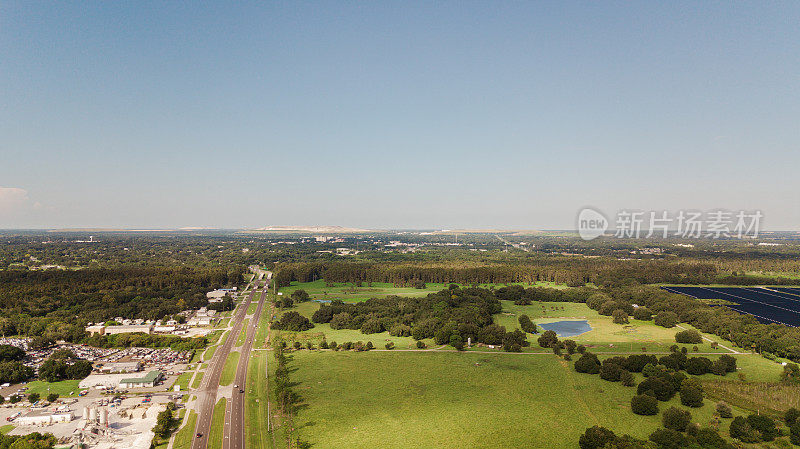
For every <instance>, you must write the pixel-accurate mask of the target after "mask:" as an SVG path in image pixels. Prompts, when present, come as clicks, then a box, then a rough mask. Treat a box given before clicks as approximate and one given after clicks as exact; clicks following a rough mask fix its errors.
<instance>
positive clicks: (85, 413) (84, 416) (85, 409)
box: [81, 407, 89, 420]
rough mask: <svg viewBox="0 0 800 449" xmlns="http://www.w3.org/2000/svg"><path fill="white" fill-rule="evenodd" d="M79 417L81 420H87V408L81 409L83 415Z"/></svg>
mask: <svg viewBox="0 0 800 449" xmlns="http://www.w3.org/2000/svg"><path fill="white" fill-rule="evenodd" d="M81 417H82V418H83V419H86V420H88V419H89V407H84V408H83V415H82V416H81Z"/></svg>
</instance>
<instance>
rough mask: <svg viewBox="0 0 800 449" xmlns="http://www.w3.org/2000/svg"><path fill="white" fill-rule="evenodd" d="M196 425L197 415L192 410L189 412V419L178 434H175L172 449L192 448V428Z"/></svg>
mask: <svg viewBox="0 0 800 449" xmlns="http://www.w3.org/2000/svg"><path fill="white" fill-rule="evenodd" d="M196 425H197V413H195V411H194V410H191V411H190V412H189V417H188V418H187V419H186V425H185V426H183V427H181V429H180V430H179V431H178V433H176V434H175V441H174V443H173V444H172V447H173V448H174V449H189V448H191V447H192V439H193V438H194V428H195V426H196Z"/></svg>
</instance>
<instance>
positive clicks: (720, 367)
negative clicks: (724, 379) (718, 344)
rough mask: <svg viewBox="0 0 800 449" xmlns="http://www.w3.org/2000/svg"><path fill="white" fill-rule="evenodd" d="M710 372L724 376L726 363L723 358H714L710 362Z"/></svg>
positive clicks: (726, 369)
mask: <svg viewBox="0 0 800 449" xmlns="http://www.w3.org/2000/svg"><path fill="white" fill-rule="evenodd" d="M711 372H712V373H713V374H716V375H717V376H724V375H726V374H728V364H727V363H725V361H724V360H720V359H717V360H714V363H712V364H711Z"/></svg>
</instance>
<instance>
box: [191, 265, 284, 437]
mask: <svg viewBox="0 0 800 449" xmlns="http://www.w3.org/2000/svg"><path fill="white" fill-rule="evenodd" d="M255 282H256V283H255V285H254V286H253V289H252V290H251V291H250V294H249V295H248V296H247V299H246V300H245V301H243V302H242V303H241V304H239V307H238V308H237V309H236V312H235V313H234V316H233V318H232V323H233V327H232V329H231V331H230V332H229V333H228V335H227V336H226V338H225V341H224V342H223V343H222V345H221V346H219V347H218V348H217V350H216V351H214V356H213V357H212V358H211V361H210V362H209V364H208V368H207V370H206V374H205V375H204V376H203V381H202V383H201V384H200V389H199V390H198V391H197V392H196V393H197V404H199V406H198V407H197V411H198V417H197V425H196V427H195V437H194V438H193V441H192V449H205V448H206V447H207V446H208V434H209V431H210V430H211V418H212V416H213V414H214V405H215V404H216V401H217V390H218V389H219V380H220V377H222V370H223V368H224V367H225V361H226V360H227V359H228V354H230V352H231V348H233V345H234V343H235V342H236V341H237V340H238V338H239V334H240V333H241V331H242V325H243V322H244V317H245V316H246V315H247V309H248V308H249V307H250V303H251V302H252V301H253V298H254V297H255V295H256V293H257V292H260V294H261V296H260V298H259V303H258V310H257V311H256V315H255V316H254V317H253V319H251V320H250V321H252V323H251V324H250V328H253V329H254V326H256V325H257V323H258V317H259V316H260V313H261V308H262V306H263V305H264V300H265V298H266V296H267V295H266V291H267V287H268V286H269V280H267V281H255ZM262 284H263V285H262ZM259 287H261V289H260V290H259ZM250 328H248V331H247V342H245V345H244V347H243V348H242V351H243V353H242V354H241V355H240V357H239V366H238V369H237V372H236V380H235V381H234V383H235V384H237V385H240V386H242V387H243V386H244V380H245V375H246V373H247V362H248V360H249V358H250V354H249V353H250V347H252V344H253V337H254V335H255V333H254V332H253V331H251V329H250ZM245 348H247V349H246V351H247V352H246V353H245V352H244V350H245ZM243 364H244V368H242V365H243ZM243 373H244V374H243ZM240 396H244V395H241V394H240V393H239V390H238V389H236V390H234V392H233V398H234V400H233V405H232V411H233V410H235V409H236V408H237V407H239V408H240V409H241V410H240V411H239V413H238V420H239V421H238V423H239V426H240V428H239V430H238V432H239V435H240V438H239V439H237V444H239V445H238V446H230V445H229V444H227V443H228V440H229V439H230V438H225V439H224V443H223V447H224V448H226V449H227V448H228V447H235V448H243V447H244V441H243V440H244V422H243V418H244V413H243V411H244V406H243V403H244V398H242V397H240ZM237 399H238V400H239V403H238V404H237V402H236V400H237ZM233 427H235V426H233ZM231 428H232V427H231V426H228V425H226V433H225V435H226V436H227V435H228V432H229V430H227V429H231ZM196 435H200V436H199V437H197V436H196Z"/></svg>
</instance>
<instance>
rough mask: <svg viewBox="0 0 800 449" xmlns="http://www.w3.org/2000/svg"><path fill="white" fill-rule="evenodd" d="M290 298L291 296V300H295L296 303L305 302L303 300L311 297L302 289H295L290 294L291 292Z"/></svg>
mask: <svg viewBox="0 0 800 449" xmlns="http://www.w3.org/2000/svg"><path fill="white" fill-rule="evenodd" d="M291 298H292V301H294V302H297V303H299V302H305V301H308V300H309V299H311V297H310V296H309V295H308V292H306V291H305V290H303V289H297V290H295V291H293V292H292V294H291Z"/></svg>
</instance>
